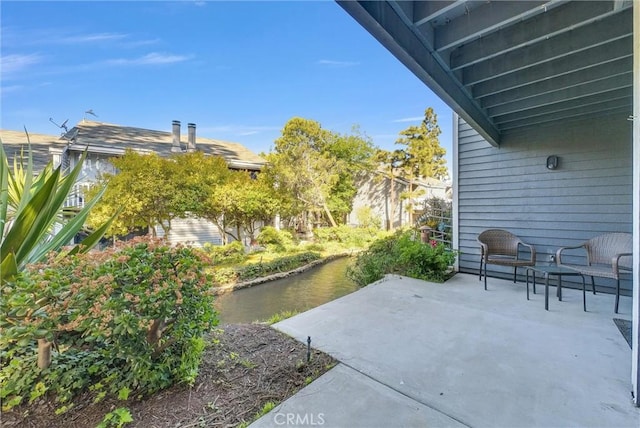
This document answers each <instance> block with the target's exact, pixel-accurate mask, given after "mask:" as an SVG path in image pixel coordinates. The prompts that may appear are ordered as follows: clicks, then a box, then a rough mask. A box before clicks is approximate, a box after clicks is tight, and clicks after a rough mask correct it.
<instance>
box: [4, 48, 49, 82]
mask: <svg viewBox="0 0 640 428" xmlns="http://www.w3.org/2000/svg"><path fill="white" fill-rule="evenodd" d="M42 60H43V57H42V55H39V54H28V55H22V54H11V55H4V56H2V58H0V64H1V65H0V69H1V70H2V76H3V77H4V78H5V79H6V78H7V77H9V76H10V75H11V74H16V73H18V72H23V71H25V69H27V68H29V67H30V66H32V65H35V64H38V63H40V62H42Z"/></svg>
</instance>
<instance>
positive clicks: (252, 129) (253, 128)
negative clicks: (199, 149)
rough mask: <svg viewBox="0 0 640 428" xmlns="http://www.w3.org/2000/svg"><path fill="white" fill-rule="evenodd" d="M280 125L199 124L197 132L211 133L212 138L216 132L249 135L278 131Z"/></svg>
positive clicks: (241, 135)
mask: <svg viewBox="0 0 640 428" xmlns="http://www.w3.org/2000/svg"><path fill="white" fill-rule="evenodd" d="M281 129H282V127H281V126H259V125H237V124H229V125H213V126H206V125H205V126H199V127H198V132H200V133H201V134H208V135H212V136H213V137H212V138H219V137H216V136H215V135H216V134H226V135H231V136H240V137H247V136H249V135H257V134H261V133H263V132H270V131H280V130H281Z"/></svg>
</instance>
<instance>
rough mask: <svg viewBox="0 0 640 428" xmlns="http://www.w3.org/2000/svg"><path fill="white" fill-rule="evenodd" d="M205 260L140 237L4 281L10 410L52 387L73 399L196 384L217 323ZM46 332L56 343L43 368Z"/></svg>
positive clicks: (0, 313)
mask: <svg viewBox="0 0 640 428" xmlns="http://www.w3.org/2000/svg"><path fill="white" fill-rule="evenodd" d="M204 266H205V261H204V260H202V259H201V257H200V256H199V253H197V252H195V251H193V249H191V248H188V247H181V246H178V247H174V248H172V247H169V246H167V245H165V244H163V243H161V242H160V241H157V240H144V239H140V238H139V239H135V240H132V241H130V242H129V243H127V244H126V245H125V246H124V247H122V248H119V249H109V250H105V251H102V252H92V253H88V254H80V255H75V256H71V257H67V258H64V259H62V260H60V259H55V258H51V259H50V260H49V261H48V262H46V263H41V264H38V265H34V266H32V267H31V268H30V269H29V270H28V271H26V272H24V273H22V274H21V275H19V276H18V277H16V280H15V281H14V282H11V283H7V284H5V285H4V287H3V289H2V295H3V297H4V298H3V299H2V300H1V301H0V330H1V331H0V333H1V336H0V346H1V348H2V353H1V357H2V366H1V369H0V384H1V387H2V388H1V389H2V393H1V395H0V398H2V401H3V408H4V410H7V409H10V408H11V407H13V406H15V405H17V404H20V403H21V402H24V401H25V400H27V399H28V400H29V401H30V402H31V401H33V400H35V399H37V398H38V397H39V396H42V395H43V394H45V393H50V394H53V395H54V396H55V397H56V399H57V401H58V402H59V403H61V404H62V405H63V406H62V407H61V408H60V409H59V410H61V411H63V410H64V409H65V404H68V403H69V402H70V401H71V399H72V398H73V397H74V395H76V394H77V393H79V392H81V391H83V390H86V389H88V390H89V391H92V392H93V393H94V394H95V397H96V400H100V399H102V398H104V397H105V396H107V395H111V396H117V397H119V398H123V399H126V397H128V396H129V393H130V392H134V393H135V394H136V395H137V396H142V395H144V394H146V393H151V392H154V391H157V390H159V389H162V388H165V387H167V386H169V385H171V384H173V383H175V382H187V383H192V382H193V381H194V380H195V376H196V374H197V368H198V365H199V363H200V358H201V355H202V352H203V350H204V340H203V335H204V334H205V333H206V332H207V331H209V330H210V329H211V328H212V327H213V326H214V325H215V324H216V323H217V320H216V314H215V311H214V310H213V296H212V293H211V287H210V283H209V280H208V278H207V277H206V276H205V275H204V274H203V273H202V272H203V271H204V269H203V268H204ZM36 340H38V341H42V340H46V341H48V342H49V343H50V344H53V345H54V346H55V351H54V350H51V360H50V364H48V365H46V366H44V367H43V368H41V369H38V366H37V365H36V359H37V355H36Z"/></svg>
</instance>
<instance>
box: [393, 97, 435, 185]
mask: <svg viewBox="0 0 640 428" xmlns="http://www.w3.org/2000/svg"><path fill="white" fill-rule="evenodd" d="M440 133H441V131H440V127H439V126H438V118H437V115H436V114H435V112H434V111H433V108H431V107H429V108H427V109H426V110H425V111H424V119H423V120H422V122H421V123H420V125H418V126H409V127H408V128H407V129H405V130H404V131H402V132H400V135H401V137H400V138H399V139H398V141H396V144H402V145H405V146H406V149H404V152H405V153H406V158H405V160H404V162H403V164H402V170H403V173H404V175H405V176H407V177H410V178H418V177H433V178H439V179H442V178H446V177H447V174H448V173H447V167H446V161H445V159H444V155H445V154H446V153H447V152H446V150H445V149H444V148H442V146H440V141H439V139H438V137H439V135H440Z"/></svg>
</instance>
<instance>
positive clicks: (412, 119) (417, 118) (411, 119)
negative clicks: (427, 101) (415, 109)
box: [393, 116, 424, 123]
mask: <svg viewBox="0 0 640 428" xmlns="http://www.w3.org/2000/svg"><path fill="white" fill-rule="evenodd" d="M423 119H424V116H414V117H403V118H402V119H396V120H394V121H393V122H394V123H403V122H422V121H423Z"/></svg>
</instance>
